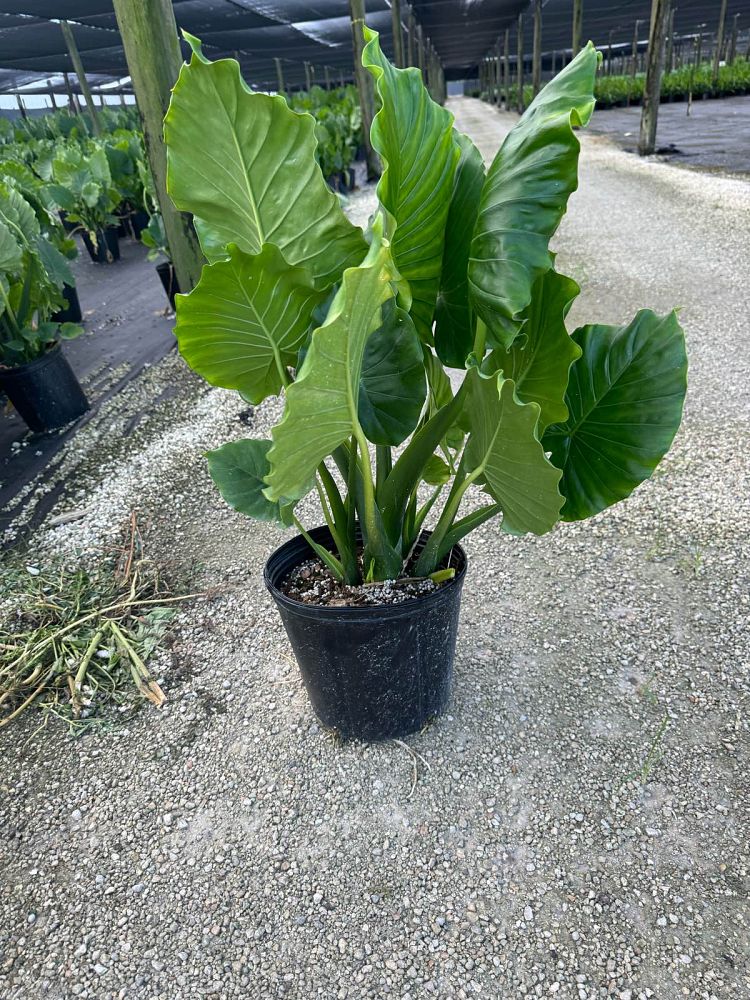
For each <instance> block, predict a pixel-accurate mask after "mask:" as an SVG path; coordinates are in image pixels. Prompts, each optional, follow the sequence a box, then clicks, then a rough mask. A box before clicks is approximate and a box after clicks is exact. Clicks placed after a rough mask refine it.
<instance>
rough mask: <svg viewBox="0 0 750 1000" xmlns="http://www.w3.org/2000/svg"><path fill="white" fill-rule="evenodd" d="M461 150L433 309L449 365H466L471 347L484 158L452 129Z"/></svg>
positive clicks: (439, 341) (443, 357) (437, 342)
mask: <svg viewBox="0 0 750 1000" xmlns="http://www.w3.org/2000/svg"><path fill="white" fill-rule="evenodd" d="M453 135H454V141H455V143H456V145H457V146H458V148H459V150H460V159H459V161H458V166H457V167H456V176H455V180H454V183H453V196H452V198H451V204H450V210H449V212H448V222H447V225H446V227H445V248H444V251H443V268H442V273H441V276H440V292H439V294H438V299H437V309H436V312H435V350H436V351H437V353H438V357H439V358H440V359H441V361H442V362H443V363H444V364H446V365H448V367H450V368H465V367H466V358H467V357H468V356H469V354H470V353H471V350H472V347H473V346H474V323H473V319H472V312H471V307H470V305H469V278H468V270H467V269H468V266H469V249H470V247H471V239H472V235H473V233H474V225H475V223H476V219H477V213H478V212H479V200H480V198H481V195H482V186H483V185H484V174H485V170H484V161H483V160H482V154H481V153H480V152H479V150H478V149H477V148H476V146H475V145H474V143H473V142H472V141H471V139H470V138H469V137H468V136H467V135H464V134H463V133H462V132H457V131H456V130H455V129H454V132H453Z"/></svg>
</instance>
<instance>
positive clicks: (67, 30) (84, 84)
mask: <svg viewBox="0 0 750 1000" xmlns="http://www.w3.org/2000/svg"><path fill="white" fill-rule="evenodd" d="M60 28H61V29H62V33H63V38H64V39H65V44H66V46H67V48H68V55H69V56H70V61H71V62H72V63H73V69H74V70H75V72H76V76H77V77H78V83H79V85H80V87H81V90H82V91H83V96H84V97H85V98H86V110H87V111H88V113H89V117H90V118H91V127H92V129H93V130H94V135H101V131H102V130H101V127H100V125H99V118H98V117H97V114H96V108H95V107H94V101H93V98H92V97H91V91H90V90H89V82H88V80H87V79H86V73H85V72H84V69H83V63H82V62H81V56H80V53H79V51H78V46H77V45H76V40H75V36H74V35H73V29H72V28H71V27H70V25H69V24H68V22H67V21H60Z"/></svg>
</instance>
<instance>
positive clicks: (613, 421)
mask: <svg viewBox="0 0 750 1000" xmlns="http://www.w3.org/2000/svg"><path fill="white" fill-rule="evenodd" d="M365 31H366V38H367V45H366V47H365V50H364V54H363V63H364V65H365V67H366V68H367V70H369V72H370V73H371V75H372V77H373V79H374V84H375V91H376V95H377V101H378V111H377V114H376V116H375V119H374V122H373V126H372V142H373V146H374V147H375V149H376V150H377V152H378V154H379V155H380V159H381V161H382V165H383V173H382V176H381V178H380V181H379V183H378V187H377V194H378V200H379V207H378V210H377V211H376V213H375V215H374V217H373V219H372V222H371V225H370V227H369V229H368V231H367V232H366V233H362V232H361V231H360V230H359V229H358V228H356V227H354V226H353V225H352V224H351V223H350V222H348V221H347V219H346V218H345V216H344V215H343V214H342V210H341V208H340V206H339V204H338V202H337V200H336V198H335V197H334V195H333V194H332V193H331V192H330V191H329V190H328V189H327V187H326V185H325V182H324V180H323V176H322V174H321V171H320V169H319V167H318V166H317V164H316V162H315V139H314V122H313V119H312V118H311V117H310V116H309V115H307V114H298V113H295V112H294V111H292V110H290V108H289V107H288V106H287V104H286V102H285V100H284V99H283V98H282V97H272V96H268V95H266V94H261V93H252V92H251V91H250V90H249V89H248V87H247V86H246V85H245V84H244V82H243V81H242V79H241V76H240V72H239V67H238V64H237V63H236V62H235V61H234V60H231V59H224V60H220V61H218V62H209V61H208V60H207V59H206V58H205V57H204V56H203V55H202V52H201V49H200V43H198V42H197V40H196V39H192V38H188V40H189V41H190V43H191V45H192V47H193V55H192V58H191V61H190V63H189V64H188V65H185V66H183V68H182V71H181V73H180V77H179V80H178V82H177V84H176V86H175V88H174V92H173V96H172V101H171V105H170V109H169V112H168V114H167V118H166V123H165V134H166V140H167V145H168V156H169V167H168V185H169V190H170V194H171V196H172V198H173V200H174V202H175V204H176V205H177V207H178V208H180V209H182V210H184V211H189V212H192V213H193V214H194V216H195V219H196V227H197V230H198V232H199V234H200V237H201V241H202V245H203V248H204V251H205V253H206V256H207V257H208V259H209V261H211V263H209V264H208V265H207V266H206V267H204V270H203V275H202V278H201V281H200V283H199V284H198V285H197V287H196V288H195V289H194V290H193V291H192V292H191V293H190V294H189V295H185V296H178V305H177V327H176V333H177V337H178V340H179V344H180V350H181V352H182V354H183V356H184V357H185V359H186V361H187V362H188V364H189V365H190V366H191V367H192V368H193V369H194V370H195V371H196V372H198V373H199V374H200V375H202V376H203V377H204V378H205V379H207V380H208V381H209V382H210V383H211V384H213V385H217V386H223V387H224V388H227V389H235V390H237V391H238V392H240V393H241V394H242V395H243V397H245V398H246V399H248V400H250V401H252V402H253V403H260V402H261V401H262V400H264V399H265V398H266V397H268V396H272V395H276V394H277V393H280V392H283V393H284V396H285V406H284V414H283V417H282V419H281V421H280V422H279V424H278V425H277V426H276V427H275V428H274V430H273V432H272V440H265V441H263V440H244V441H235V442H232V443H229V444H226V445H224V446H223V447H221V448H219V449H217V450H216V451H213V452H211V453H209V456H208V460H209V467H210V471H211V475H212V477H213V479H214V481H215V483H216V485H217V487H218V488H219V490H220V492H221V493H222V495H223V497H224V498H225V499H226V501H227V502H228V503H229V504H230V505H231V506H232V507H234V508H235V509H236V510H238V511H241V512H243V513H245V514H248V515H250V516H251V517H253V518H256V519H259V520H263V521H278V522H280V523H282V524H292V523H293V524H295V525H296V526H297V528H298V529H299V530H300V531H301V532H302V533H303V534H304V535H305V536H306V537H308V538H309V535H308V533H307V530H306V528H305V527H303V525H302V524H301V523H300V522H299V520H298V518H297V516H296V514H295V513H294V508H295V505H296V504H297V502H298V501H299V500H300V499H301V498H302V497H304V496H305V495H306V494H307V493H309V492H310V491H311V490H316V491H317V493H318V496H319V498H320V502H321V504H322V507H323V512H324V515H325V518H326V522H327V524H328V527H329V528H330V534H331V536H332V538H333V543H334V546H333V548H331V547H330V546H329V547H324V546H322V545H320V544H318V543H315V542H312V539H310V541H311V544H313V547H314V548H315V549H316V551H317V553H318V555H319V556H320V558H321V559H323V560H324V562H325V564H326V565H327V566H328V568H329V570H330V572H331V573H332V574H333V575H334V576H335V577H336V578H338V579H339V580H341V581H344V582H346V583H348V584H352V585H353V584H357V583H360V582H361V581H362V579H363V578H364V579H365V580H366V581H384V580H389V579H394V578H398V577H400V576H402V575H403V574H405V573H407V572H408V573H409V574H410V575H411V576H417V577H425V576H428V575H430V574H433V573H435V571H436V570H438V568H439V567H440V565H441V562H443V561H444V560H445V558H446V557H447V555H448V553H449V552H450V551H451V549H452V547H453V546H454V545H456V543H457V542H459V541H460V539H462V538H463V537H464V536H465V535H466V534H467V533H468V532H470V531H471V530H472V529H474V528H476V527H478V526H479V525H480V524H482V523H483V522H484V521H487V520H488V519H489V518H493V517H497V518H498V521H499V527H500V530H502V531H505V532H508V533H510V534H514V535H522V534H525V533H528V532H531V533H533V534H537V535H542V534H544V533H545V532H548V531H550V530H551V529H552V528H554V526H555V525H556V523H557V522H558V521H559V520H563V521H575V520H581V519H583V518H587V517H591V516H592V515H594V514H597V513H598V512H599V511H601V510H603V509H604V508H605V507H608V506H610V505H611V504H614V503H616V502H617V501H619V500H622V499H624V498H625V497H627V496H628V495H629V494H630V493H631V492H632V491H633V490H634V489H635V488H636V487H637V486H638V484H639V483H641V482H642V481H643V480H645V479H646V478H648V476H650V475H651V473H652V472H653V470H654V468H655V467H656V465H657V464H658V462H659V461H660V459H661V458H662V457H663V455H664V454H665V452H666V451H667V449H668V448H669V446H670V444H671V441H672V439H673V437H674V435H675V433H676V431H677V428H678V426H679V423H680V418H681V412H682V404H683V398H684V394H685V387H686V372H687V361H686V355H685V346H684V339H683V333H682V330H681V328H680V326H679V323H678V321H677V318H676V315H675V314H674V313H671V314H669V315H667V316H657V315H655V314H654V313H653V312H651V311H649V310H642V311H640V312H639V313H638V314H637V315H636V316H635V318H634V319H633V320H632V321H631V322H630V323H627V324H626V325H624V326H603V325H600V324H593V325H587V326H583V327H581V328H579V329H577V330H576V331H575V332H574V333H573V334H572V335H569V334H568V332H567V330H566V327H565V317H566V314H567V312H568V310H569V308H570V306H571V303H572V302H573V300H574V299H575V297H576V295H577V294H578V291H579V289H578V286H577V285H576V283H575V282H574V281H573V280H572V279H571V278H568V277H565V276H564V275H563V274H560V273H559V272H558V271H556V270H555V257H554V254H553V253H551V251H550V249H549V241H550V238H551V237H552V236H553V234H554V232H555V230H556V229H557V227H558V225H559V223H560V220H561V218H562V216H563V214H564V212H565V210H566V206H567V201H568V198H569V196H570V194H571V193H572V192H573V191H574V190H575V188H576V186H577V167H578V154H579V143H578V140H577V138H576V135H575V132H574V129H575V128H577V127H579V126H583V125H585V124H586V123H587V122H588V120H589V118H590V116H591V113H592V110H593V106H594V99H593V96H592V95H593V87H594V80H595V73H596V68H597V58H598V57H597V53H596V51H595V49H594V47H593V46H592V45H591V44H590V43H589V45H588V46H587V47H586V48H585V49H583V50H582V51H581V52H580V53H579V54H578V55H577V56H576V58H575V59H574V60H573V61H572V62H571V63H570V64H569V65H568V66H566V67H565V69H564V70H563V71H562V72H561V73H560V74H559V75H558V76H557V77H556V78H555V79H554V80H553V81H552V82H551V83H549V84H548V85H547V86H546V87H545V88H544V89H543V90H542V91H541V93H540V94H539V95H538V97H537V98H536V100H535V101H534V102H533V103H532V104H531V105H530V107H529V108H528V110H527V111H526V113H525V114H524V115H523V117H522V118H521V119H520V121H519V122H518V123H517V124H516V126H515V127H514V128H513V130H512V131H511V132H510V133H509V135H508V136H507V138H506V140H505V142H504V143H503V145H502V147H501V149H500V151H499V152H498V154H497V156H496V157H495V159H494V161H493V163H492V164H491V166H490V167H489V169H488V170H485V167H484V164H483V162H482V158H481V156H480V154H479V152H478V150H477V149H476V148H475V146H474V145H473V144H472V142H471V140H470V139H469V138H468V137H467V136H465V135H463V134H461V133H460V132H458V131H457V130H456V129H455V128H454V126H453V116H452V114H451V113H450V112H449V111H447V110H446V109H445V108H443V107H440V106H439V105H438V104H436V103H434V102H433V101H432V100H431V99H430V97H429V94H428V92H427V90H426V89H425V87H424V86H423V84H422V80H421V77H420V74H419V72H418V71H417V70H415V69H396V68H395V67H394V66H392V65H391V64H390V63H389V62H388V60H387V59H386V58H385V57H384V56H383V54H382V52H381V50H380V46H379V41H378V36H377V34H375V33H374V32H371V31H369V29H365ZM446 368H452V369H460V370H461V371H462V372H463V378H462V381H461V382H460V385H459V387H458V388H457V390H456V391H454V388H453V385H454V382H455V381H456V380H455V376H454V378H453V379H449V377H448V375H447V373H446ZM371 445H373V446H374V449H371V447H370V446H371ZM400 446H402V447H400ZM399 447H400V450H399V451H395V449H399ZM373 451H374V461H372V460H371V452H373ZM336 470H338V473H339V475H336ZM422 484H426V485H427V487H428V488H429V493H428V494H427V495H425V493H424V490H423V489H420V487H422ZM472 485H473V486H475V487H477V488H478V489H479V491H481V492H480V498H481V502H479V503H478V504H477V503H474V504H473V505H472V506H471V508H470V509H468V510H462V509H461V508H462V501H464V499H465V498H466V495H467V491H468V489H469V487H470V486H472ZM433 508H435V509H436V511H438V510H439V515H438V516H437V520H436V524H435V527H434V528H433V530H432V533H431V535H430V536H429V540H428V541H427V543H426V545H424V547H423V548H422V549H421V552H420V553H419V555H418V557H417V558H416V561H415V559H414V558H413V553H414V547H415V542H416V541H417V539H418V537H419V535H420V531H421V529H422V526H423V524H424V522H425V518H426V516H427V514H428V512H429V511H430V510H431V509H433ZM357 526H359V529H360V531H361V538H362V543H361V546H360V545H359V543H358V535H357V532H356V529H357ZM358 550H361V555H358ZM410 559H411V563H410Z"/></svg>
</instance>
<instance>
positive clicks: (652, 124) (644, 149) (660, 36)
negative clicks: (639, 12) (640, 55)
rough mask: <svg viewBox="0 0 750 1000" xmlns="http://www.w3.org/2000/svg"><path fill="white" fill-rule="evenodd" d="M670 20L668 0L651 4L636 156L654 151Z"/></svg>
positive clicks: (656, 0)
mask: <svg viewBox="0 0 750 1000" xmlns="http://www.w3.org/2000/svg"><path fill="white" fill-rule="evenodd" d="M668 17H669V0H652V3H651V28H650V30H649V36H648V51H647V53H646V80H645V82H644V85H643V107H642V108H641V130H640V135H639V138H638V152H639V153H640V154H641V156H650V155H651V153H653V151H654V149H655V148H656V123H657V119H658V117H659V101H660V99H661V73H662V68H663V59H664V40H665V35H666V32H667V20H668Z"/></svg>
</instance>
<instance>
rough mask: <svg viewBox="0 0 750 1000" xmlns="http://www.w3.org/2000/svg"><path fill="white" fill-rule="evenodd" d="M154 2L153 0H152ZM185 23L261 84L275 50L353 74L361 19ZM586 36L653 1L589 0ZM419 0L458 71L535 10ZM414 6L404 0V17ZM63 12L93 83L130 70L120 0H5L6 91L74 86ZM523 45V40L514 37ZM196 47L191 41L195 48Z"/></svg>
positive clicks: (696, 14)
mask: <svg viewBox="0 0 750 1000" xmlns="http://www.w3.org/2000/svg"><path fill="white" fill-rule="evenodd" d="M143 2H149V0H143ZM676 6H677V12H676V27H677V30H678V31H680V32H692V31H694V30H696V28H697V26H698V25H701V24H703V25H705V26H706V27H705V29H704V30H706V31H709V30H714V29H715V22H716V21H717V20H718V12H717V8H718V6H719V4H718V3H716V2H715V0H679V3H678V4H677V5H676ZM173 7H174V11H175V16H176V19H177V23H178V26H179V27H180V28H184V29H186V30H187V31H189V32H191V33H192V34H195V35H197V36H198V37H199V38H201V39H202V40H203V43H204V49H205V51H206V54H207V55H208V56H209V57H210V58H214V59H215V58H220V57H222V56H235V57H236V58H238V59H239V61H240V63H241V65H242V69H243V73H244V75H245V78H246V79H247V80H248V81H249V82H251V83H252V84H254V85H256V86H259V87H266V88H273V87H275V85H276V66H275V63H274V57H279V58H281V60H282V64H283V70H284V76H285V80H286V84H287V86H291V87H294V86H299V85H302V84H304V81H305V69H304V64H305V62H308V63H310V64H311V65H312V66H313V67H314V71H315V79H316V80H317V81H318V82H321V81H322V80H323V79H324V67H325V66H328V67H329V72H330V73H331V76H332V78H333V79H334V80H335V79H338V78H339V76H340V75H343V76H344V77H345V78H346V79H351V77H352V45H351V26H350V21H349V4H348V0H173ZM366 7H367V23H368V24H369V25H370V26H371V27H373V28H374V29H375V30H377V31H379V32H380V34H381V39H382V44H383V47H384V49H385V51H386V52H387V53H389V54H390V53H391V52H392V48H393V38H392V30H391V24H392V21H391V10H390V0H366ZM583 7H584V14H583V38H584V39H586V38H589V37H590V38H593V39H594V41H595V42H596V43H597V44H598V45H599V46H600V47H605V46H606V45H607V44H608V41H609V32H610V31H613V41H614V42H615V43H617V42H625V41H628V40H631V39H632V34H633V24H634V22H635V20H636V18H640V19H641V21H642V36H643V38H645V37H646V36H647V33H648V17H649V12H650V8H651V0H584V3H583ZM412 8H413V11H414V14H415V16H416V18H417V20H418V22H419V23H420V24H421V25H422V28H423V32H424V35H425V37H429V38H430V40H431V41H432V43H433V45H434V47H435V49H436V51H437V53H438V55H439V56H440V59H441V61H442V63H443V66H444V68H445V70H446V76H447V77H448V78H454V79H456V78H460V77H462V76H468V75H472V74H473V73H474V71H475V68H476V66H477V64H478V62H479V61H480V60H481V59H482V57H483V55H485V54H486V53H487V52H488V51H490V50H491V49H492V47H493V46H494V45H495V44H496V42H497V39H498V38H499V37H500V36H501V35H502V33H503V32H504V31H505V29H506V28H507V27H509V26H510V27H511V28H512V33H513V37H514V38H515V25H516V23H517V17H518V14H519V13H520V12H522V11H527V12H528V10H529V2H528V0H413V3H412ZM572 8H573V0H546V2H545V3H544V7H543V29H542V41H543V45H542V47H543V50H544V51H546V52H549V51H551V50H552V49H556V50H562V49H566V48H569V47H570V36H571V21H572ZM407 11H408V5H407V3H406V0H402V14H403V16H404V19H405V18H406V14H407ZM734 13H744V14H745V18H746V20H748V21H749V22H750V13H748V0H729V2H728V16H729V17H730V18H731V16H732V15H733V14H734ZM59 18H65V19H66V20H68V21H70V22H71V26H72V28H73V33H74V35H75V38H76V42H77V44H78V48H79V50H80V53H81V58H82V61H83V64H84V67H85V69H86V72H87V75H89V74H90V83H91V84H92V85H93V86H94V88H96V86H97V85H101V84H102V83H104V82H105V81H111V80H114V79H118V78H122V77H125V76H127V72H128V70H127V64H126V62H125V56H124V53H123V49H122V44H121V41H120V36H119V33H118V31H117V22H116V19H115V15H114V11H113V6H112V0H15V2H12V0H10V2H8V0H0V90H2V91H5V92H8V91H14V90H16V89H18V88H19V87H25V88H27V89H28V88H29V87H30V84H32V83H33V82H34V81H35V80H38V81H44V86H45V87H51V89H54V90H56V91H63V90H64V83H63V81H62V78H60V77H59V76H58V78H57V80H54V79H53V80H49V79H48V78H50V77H51V76H53V75H54V74H61V73H62V72H63V71H67V72H69V73H70V72H72V69H73V67H72V63H71V61H70V57H69V55H68V52H67V49H66V46H65V42H64V39H63V36H62V31H61V29H60V25H59V23H58V21H57V19H59ZM531 31H532V17H531V16H530V13H527V14H526V16H525V17H524V35H525V38H526V48H527V51H529V52H530V49H531ZM514 49H515V45H514ZM185 54H186V55H187V48H186V49H185Z"/></svg>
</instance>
